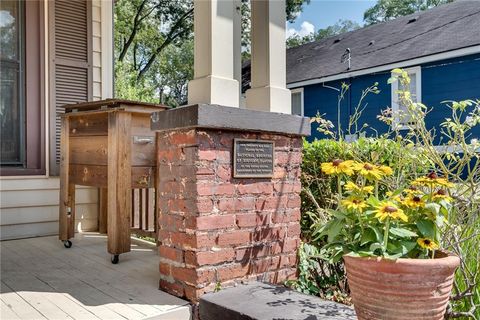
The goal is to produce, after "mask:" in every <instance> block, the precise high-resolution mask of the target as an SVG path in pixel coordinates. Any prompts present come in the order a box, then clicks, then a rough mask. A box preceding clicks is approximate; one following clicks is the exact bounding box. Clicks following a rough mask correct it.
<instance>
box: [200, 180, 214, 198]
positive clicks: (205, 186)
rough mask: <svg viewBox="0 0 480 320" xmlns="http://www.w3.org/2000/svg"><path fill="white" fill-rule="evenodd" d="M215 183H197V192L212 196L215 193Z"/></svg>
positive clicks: (201, 194)
mask: <svg viewBox="0 0 480 320" xmlns="http://www.w3.org/2000/svg"><path fill="white" fill-rule="evenodd" d="M215 186H216V185H215V183H212V182H210V183H199V184H198V185H197V194H198V195H199V196H211V195H213V194H214V190H213V189H214V187H215Z"/></svg>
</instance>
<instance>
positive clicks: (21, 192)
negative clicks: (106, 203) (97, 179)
mask: <svg viewBox="0 0 480 320" xmlns="http://www.w3.org/2000/svg"><path fill="white" fill-rule="evenodd" d="M47 2H48V1H45V2H44V5H45V8H44V9H45V14H46V15H45V16H46V17H48V7H47V5H48V3H47ZM89 3H91V5H92V8H91V9H92V36H93V39H92V41H93V44H92V50H93V52H92V55H93V61H92V62H93V68H92V71H93V81H92V86H93V88H92V91H93V94H92V97H93V99H94V100H100V99H103V98H110V97H111V96H110V95H108V96H107V95H105V92H107V93H109V92H111V91H108V90H107V91H105V90H103V91H102V84H104V83H105V82H106V83H107V86H111V85H112V81H113V74H112V73H111V71H110V73H109V74H107V73H108V72H107V73H106V71H107V70H112V68H107V69H105V70H102V58H103V61H113V57H112V55H111V52H112V51H111V48H107V50H105V52H102V51H103V50H102V45H105V44H107V45H111V43H112V41H113V39H112V37H113V34H112V32H111V30H112V28H111V27H112V19H110V18H111V17H110V18H108V15H107V19H105V16H106V15H105V13H104V12H102V9H105V10H107V12H109V13H110V14H111V12H112V10H111V6H112V3H111V2H110V1H99V0H97V1H92V2H89ZM109 6H110V7H109ZM102 13H103V14H102ZM47 19H48V18H47ZM47 19H46V20H47ZM102 23H103V24H107V26H105V25H103V26H102ZM44 27H45V30H46V32H45V33H46V34H47V35H48V30H47V29H48V20H47V21H45V26H44ZM45 38H46V39H45V44H46V46H45V47H46V48H48V36H47V37H45ZM109 40H110V41H109ZM105 54H107V55H109V56H108V57H106V56H105ZM46 56H48V54H46ZM46 63H47V66H48V61H46ZM49 67H50V68H51V67H52V66H49ZM45 76H46V77H47V78H46V79H48V73H47V74H46V75H45ZM46 82H48V81H46ZM102 82H104V83H102ZM45 90H46V92H47V93H48V90H49V89H48V88H46V89H45ZM48 99H49V98H48V94H46V95H45V101H46V102H45V103H46V105H47V106H48V105H49V103H48V101H49V100H48ZM49 141H50V139H47V144H48V143H49ZM47 148H48V146H47ZM47 162H48V161H47ZM59 187H60V182H59V178H58V177H54V176H50V177H49V176H35V177H32V176H24V177H0V239H1V240H5V239H17V238H26V237H35V236H44V235H55V234H58V210H59V209H58V203H59V191H60V190H59ZM98 198H99V197H98V189H96V188H91V187H84V186H77V190H76V219H75V225H76V230H83V231H92V230H97V228H98Z"/></svg>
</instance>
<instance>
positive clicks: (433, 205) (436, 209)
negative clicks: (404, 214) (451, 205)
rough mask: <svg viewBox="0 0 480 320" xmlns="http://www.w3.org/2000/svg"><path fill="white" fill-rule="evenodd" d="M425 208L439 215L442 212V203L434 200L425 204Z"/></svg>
mask: <svg viewBox="0 0 480 320" xmlns="http://www.w3.org/2000/svg"><path fill="white" fill-rule="evenodd" d="M425 209H427V210H429V211H430V212H432V213H434V214H436V215H437V214H438V213H439V212H440V205H439V204H438V203H433V202H432V203H427V204H426V205H425Z"/></svg>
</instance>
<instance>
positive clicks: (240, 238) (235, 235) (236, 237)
mask: <svg viewBox="0 0 480 320" xmlns="http://www.w3.org/2000/svg"><path fill="white" fill-rule="evenodd" d="M251 238H252V234H251V233H250V232H249V231H241V230H239V231H232V232H225V233H220V234H219V235H218V239H217V244H218V245H220V246H228V245H235V244H248V243H249V242H250V241H251Z"/></svg>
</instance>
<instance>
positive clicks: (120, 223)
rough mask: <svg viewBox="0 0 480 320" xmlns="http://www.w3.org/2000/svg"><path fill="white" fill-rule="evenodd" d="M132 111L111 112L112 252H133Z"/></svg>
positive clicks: (110, 209) (110, 220)
mask: <svg viewBox="0 0 480 320" xmlns="http://www.w3.org/2000/svg"><path fill="white" fill-rule="evenodd" d="M130 128H131V114H129V113H126V112H113V113H109V115H108V164H109V165H108V252H110V253H111V254H121V253H124V252H129V251H130V214H131V210H132V209H131V208H132V202H131V201H132V193H131V191H130V188H131V184H132V183H131V153H130V152H131V144H130V143H129V138H130Z"/></svg>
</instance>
